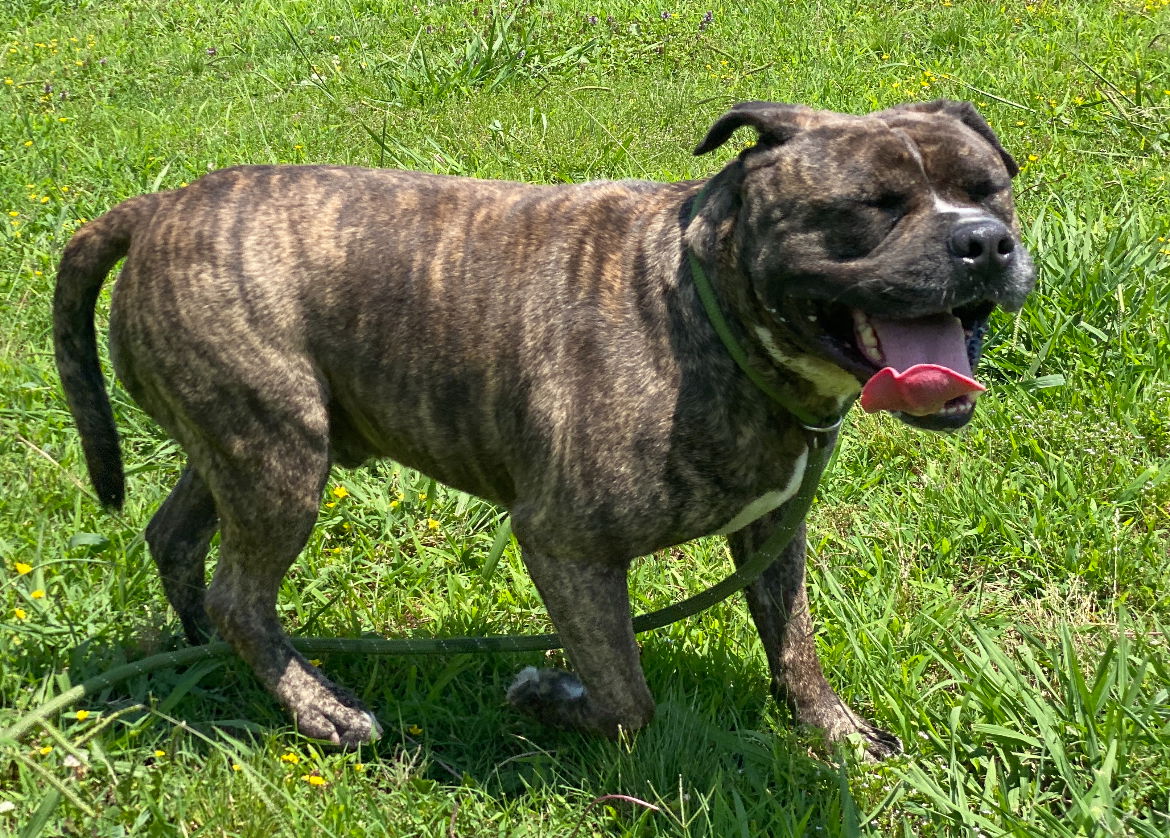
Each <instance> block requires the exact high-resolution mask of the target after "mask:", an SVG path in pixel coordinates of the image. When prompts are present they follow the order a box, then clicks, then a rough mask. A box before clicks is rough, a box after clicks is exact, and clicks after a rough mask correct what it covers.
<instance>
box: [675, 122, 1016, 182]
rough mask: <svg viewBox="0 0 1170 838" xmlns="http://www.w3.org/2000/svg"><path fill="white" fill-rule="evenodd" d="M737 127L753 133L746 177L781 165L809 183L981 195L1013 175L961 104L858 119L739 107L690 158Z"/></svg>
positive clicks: (1007, 158) (986, 131)
mask: <svg viewBox="0 0 1170 838" xmlns="http://www.w3.org/2000/svg"><path fill="white" fill-rule="evenodd" d="M743 126H750V127H753V128H755V129H756V131H757V132H758V134H759V137H758V142H757V145H756V146H755V147H753V148H752V149H749V150H748V151H746V152H745V153H744V155H743V161H744V164H745V166H746V167H747V168H748V170H749V171H750V170H751V169H753V168H755V167H756V166H757V165H773V164H775V163H776V162H777V161H780V162H781V164H782V165H783V167H784V168H785V169H787V170H788V173H789V174H790V175H793V176H795V177H798V178H801V179H803V178H804V177H807V178H809V179H810V180H813V181H822V180H823V179H824V175H825V174H826V173H828V172H832V174H833V175H834V177H832V178H831V180H833V181H834V182H852V183H857V184H862V183H866V184H870V185H872V186H873V187H875V188H881V187H882V185H883V182H886V181H890V180H900V181H902V182H901V184H898V185H901V186H903V187H911V186H913V182H914V181H915V180H916V179H917V180H919V181H920V182H925V181H929V182H931V183H939V182H942V181H946V182H950V183H962V184H968V185H970V186H971V187H972V188H973V191H974V192H979V193H983V194H989V193H992V192H998V191H1001V190H1003V189H1004V188H1005V187H1007V186H1008V185H1009V183H1010V180H1011V178H1012V177H1013V176H1014V175H1015V174H1016V173H1017V172H1018V171H1019V168H1018V166H1017V165H1016V163H1015V161H1014V160H1013V159H1012V157H1011V155H1009V154H1008V153H1007V151H1005V150H1004V149H1003V147H1002V146H1001V145H1000V143H999V140H998V138H997V137H996V136H995V133H994V132H993V131H992V130H991V128H990V127H989V126H988V125H987V123H986V122H985V121H984V119H983V117H982V116H980V115H979V113H978V111H976V110H975V108H974V107H973V106H972V105H971V104H970V103H968V102H952V101H949V100H938V101H935V102H920V103H909V104H904V105H897V106H895V107H893V108H889V109H887V110H884V111H877V112H875V113H872V114H867V115H864V116H852V115H847V114H839V113H834V112H831V111H818V110H813V109H811V108H807V107H803V106H799V105H785V104H778V103H773V102H745V103H742V104H740V105H737V106H735V107H734V108H732V109H731V110H730V111H729V112H728V113H726V114H725V115H724V116H722V117H721V118H720V119H719V120H718V121H716V123H715V124H714V125H713V126H712V128H711V130H710V131H709V132H708V134H707V137H706V138H705V139H704V140H703V142H702V143H700V144H699V147H698V148H697V149H696V150H695V153H696V154H703V153H705V152H707V151H711V150H713V149H714V148H717V147H718V146H720V145H722V144H723V143H724V142H725V141H726V140H727V139H728V138H729V137H730V136H731V134H732V133H733V132H734V131H735V130H736V129H737V128H740V127H743ZM773 149H777V150H778V151H777V153H776V154H759V152H769V151H771V150H773ZM753 158H755V159H754V160H753ZM811 185H813V184H810V186H811ZM891 185H893V184H891Z"/></svg>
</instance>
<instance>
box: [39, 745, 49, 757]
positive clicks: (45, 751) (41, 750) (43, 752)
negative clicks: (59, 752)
mask: <svg viewBox="0 0 1170 838" xmlns="http://www.w3.org/2000/svg"><path fill="white" fill-rule="evenodd" d="M52 751H53V746H52V745H45V746H44V747H43V748H37V753H38V754H40V755H41V756H43V757H47V756H48V755H49V754H50V753H52Z"/></svg>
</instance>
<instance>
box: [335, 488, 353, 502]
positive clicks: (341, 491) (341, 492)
mask: <svg viewBox="0 0 1170 838" xmlns="http://www.w3.org/2000/svg"><path fill="white" fill-rule="evenodd" d="M333 497H335V498H338V499H340V498H347V497H349V490H348V489H346V488H345V487H344V486H334V487H333Z"/></svg>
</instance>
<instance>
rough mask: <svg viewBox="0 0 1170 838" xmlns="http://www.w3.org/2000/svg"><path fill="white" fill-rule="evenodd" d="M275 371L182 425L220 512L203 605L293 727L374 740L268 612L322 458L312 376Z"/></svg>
mask: <svg viewBox="0 0 1170 838" xmlns="http://www.w3.org/2000/svg"><path fill="white" fill-rule="evenodd" d="M279 372H280V373H281V375H279V376H277V375H276V374H275V373H274V374H273V375H271V376H270V377H268V378H267V380H266V381H265V384H264V387H263V388H262V389H257V388H252V387H248V386H247V385H243V386H241V385H240V384H237V386H236V389H235V390H234V391H228V392H226V393H224V394H223V395H224V399H223V402H224V404H227V405H231V407H232V409H230V410H228V409H225V410H223V411H221V412H220V413H218V414H215V415H212V414H209V413H203V414H199V416H198V419H197V420H194V419H191V418H188V420H187V421H186V422H185V423H184V424H183V426H182V428H181V430H182V437H183V438H182V442H183V444H184V447H185V448H186V449H187V451H188V454H189V455H190V457H191V462H192V465H193V467H194V468H196V469H198V471H199V474H200V475H201V476H202V477H203V479H204V480H205V481H206V483H207V486H208V488H209V489H210V491H211V494H212V495H213V496H214V498H215V505H216V508H217V509H218V510H219V526H220V545H219V560H218V562H217V565H216V569H215V574H214V576H213V578H212V582H211V585H210V587H209V588H208V589H207V594H206V610H207V614H208V616H209V617H210V618H211V622H212V623H213V624H214V626H215V628H216V629H217V630H218V632H219V634H220V636H221V637H223V639H225V640H227V641H228V642H229V643H231V644H232V646H233V647H234V648H235V650H236V652H237V653H238V654H239V655H240V657H241V658H243V659H244V661H245V662H246V663H247V664H248V665H249V666H250V667H251V668H252V670H253V672H255V674H256V677H257V678H259V680H260V682H261V683H262V684H263V685H264V686H265V687H266V688H267V689H268V690H269V691H270V692H271V693H272V694H273V695H274V696H276V698H277V700H279V701H280V702H281V704H283V705H284V706H285V707H286V708H288V710H289V711H290V712H291V713H292V715H293V717H294V718H295V719H296V723H297V727H298V728H299V730H300V731H301V733H303V734H304V735H305V736H309V737H312V738H314V739H323V740H326V741H328V742H332V743H334V744H337V745H342V746H356V745H359V744H361V743H363V742H369V741H370V740H371V739H374V738H376V736H377V735H378V734H379V733H380V732H381V731H380V730H379V728H378V726H377V721H376V720H375V719H374V717H373V716H372V715H371V714H370V713H369V712H368V711H367V710H366V709H365V708H364V707H362V705H361V703H360V702H359V701H358V700H357V699H356V698H355V697H354V696H353V695H351V694H350V693H348V692H346V691H345V690H343V689H341V688H340V687H337V686H335V685H334V684H332V683H331V682H330V681H329V680H328V679H327V678H325V676H324V675H322V674H321V673H320V672H319V671H318V670H317V669H316V667H314V666H312V665H311V664H310V663H309V662H308V661H307V660H306V659H305V658H304V656H302V655H301V654H300V653H298V652H297V651H296V650H294V649H293V647H292V644H291V643H290V642H289V639H288V637H287V636H286V635H285V633H284V631H283V630H282V629H281V626H280V623H279V620H278V619H277V614H276V597H277V593H278V591H279V588H280V583H281V580H282V579H283V578H284V575H285V573H286V572H287V570H288V568H289V566H290V565H291V564H292V563H293V562H294V561H295V560H296V558H297V556H298V554H299V553H300V551H301V549H302V548H303V547H304V545H305V542H306V541H307V540H308V537H309V534H310V532H311V531H312V529H313V524H314V523H315V521H316V519H317V511H318V506H319V504H320V502H321V492H322V490H323V488H324V486H325V481H326V479H327V478H328V476H329V464H330V460H329V433H328V424H329V423H328V416H327V414H326V408H325V403H324V394H323V393H322V391H321V389H322V388H321V385H320V383H319V382H318V381H317V380H316V378H315V377H314V376H312V375H311V374H305V373H303V371H298V370H296V369H295V368H294V367H292V365H291V364H289V365H286V366H285V367H283V368H282V369H281V370H279ZM225 380H226V379H225ZM187 415H188V417H190V416H191V414H190V413H188V414H187Z"/></svg>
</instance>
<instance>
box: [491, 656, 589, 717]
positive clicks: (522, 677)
mask: <svg viewBox="0 0 1170 838" xmlns="http://www.w3.org/2000/svg"><path fill="white" fill-rule="evenodd" d="M584 697H585V685H584V684H582V683H581V681H580V680H578V678H577V676H576V675H574V674H573V673H571V672H564V671H563V670H560V669H537V668H536V667H535V666H526V667H524V668H523V669H521V670H520V672H519V673H517V675H516V680H514V681H513V682H512V686H510V687H508V702H509V703H510V704H511V705H512V706H513V707H517V708H519V709H521V710H525V709H527V708H528V707H529V706H532V705H534V704H547V703H549V702H557V703H563V702H571V701H580V700H581V699H583V698H584Z"/></svg>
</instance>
